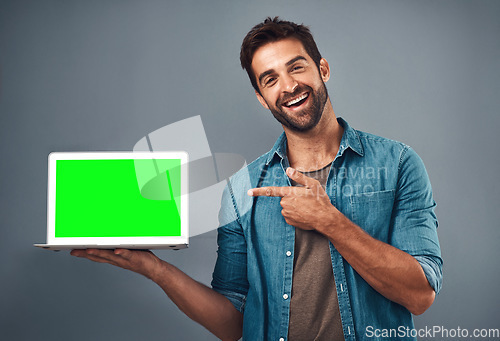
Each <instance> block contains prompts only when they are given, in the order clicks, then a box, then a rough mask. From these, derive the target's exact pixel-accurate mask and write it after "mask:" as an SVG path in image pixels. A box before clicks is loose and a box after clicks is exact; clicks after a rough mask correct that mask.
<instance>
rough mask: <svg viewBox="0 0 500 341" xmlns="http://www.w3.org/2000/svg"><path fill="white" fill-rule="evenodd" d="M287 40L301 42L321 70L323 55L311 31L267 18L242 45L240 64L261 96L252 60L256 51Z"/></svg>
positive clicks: (304, 27) (290, 23)
mask: <svg viewBox="0 0 500 341" xmlns="http://www.w3.org/2000/svg"><path fill="white" fill-rule="evenodd" d="M285 38H295V39H297V40H299V41H300V42H301V43H302V45H304V49H305V50H306V52H307V53H308V54H309V56H310V57H311V58H312V60H313V61H314V63H315V64H316V66H317V67H318V70H319V62H320V60H321V54H320V53H319V50H318V47H317V46H316V43H315V42H314V39H313V36H312V34H311V31H309V28H308V27H307V26H304V25H303V24H302V25H298V24H296V23H293V22H290V21H285V20H280V19H279V18H278V17H274V18H271V17H267V19H266V20H264V21H263V22H262V23H260V24H257V25H255V26H254V27H253V28H252V29H251V30H250V32H248V33H247V35H246V37H245V39H243V43H242V44H241V51H240V62H241V67H242V68H243V69H245V70H246V71H247V73H248V77H249V78H250V82H251V83H252V85H253V87H254V89H255V91H257V92H258V93H259V94H260V90H259V86H258V85H257V80H256V78H255V74H254V73H253V70H252V59H253V55H254V54H255V51H257V49H258V48H259V47H261V46H263V45H265V44H267V43H270V42H275V41H279V40H282V39H285Z"/></svg>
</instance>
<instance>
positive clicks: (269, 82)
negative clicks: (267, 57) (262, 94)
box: [264, 77, 276, 86]
mask: <svg viewBox="0 0 500 341" xmlns="http://www.w3.org/2000/svg"><path fill="white" fill-rule="evenodd" d="M275 82H276V78H275V77H269V78H267V79H266V80H265V81H264V85H265V86H272V85H273V84H274V83H275Z"/></svg>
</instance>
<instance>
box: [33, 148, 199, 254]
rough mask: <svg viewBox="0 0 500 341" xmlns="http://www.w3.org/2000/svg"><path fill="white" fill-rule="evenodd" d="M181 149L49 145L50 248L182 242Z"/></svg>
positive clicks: (184, 158) (184, 177) (184, 160)
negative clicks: (127, 149)
mask: <svg viewBox="0 0 500 341" xmlns="http://www.w3.org/2000/svg"><path fill="white" fill-rule="evenodd" d="M187 167H188V155H187V153H186V152H181V151H179V152H156V151H155V152H53V153H50V154H49V157H48V191H47V192H48V193H47V244H34V246H37V247H41V248H44V249H49V250H70V249H87V248H99V249H116V248H126V249H181V248H186V247H188V245H189V231H188V188H187V187H188V169H187Z"/></svg>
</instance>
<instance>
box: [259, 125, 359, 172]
mask: <svg viewBox="0 0 500 341" xmlns="http://www.w3.org/2000/svg"><path fill="white" fill-rule="evenodd" d="M337 121H338V122H339V124H340V125H341V126H342V127H343V128H344V134H343V135H342V140H341V141H340V148H339V153H338V154H339V156H341V155H342V154H343V153H344V151H346V150H347V149H351V150H352V151H354V152H355V153H357V154H358V155H359V156H363V155H364V151H363V145H362V144H361V141H360V138H359V134H358V132H357V131H356V130H354V129H353V128H352V127H351V126H350V125H349V124H348V123H347V122H346V121H345V120H344V119H343V118H341V117H339V118H337ZM275 156H278V157H279V158H280V159H281V160H283V159H285V158H286V134H285V132H283V133H282V134H281V135H280V137H279V138H278V140H276V143H275V144H274V146H273V148H271V150H270V152H269V155H268V157H267V160H266V165H269V164H270V163H271V161H272V160H273V158H274V157H275Z"/></svg>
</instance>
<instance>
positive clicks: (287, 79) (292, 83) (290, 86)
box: [283, 75, 299, 93]
mask: <svg viewBox="0 0 500 341" xmlns="http://www.w3.org/2000/svg"><path fill="white" fill-rule="evenodd" d="M298 85H299V83H297V81H296V80H295V78H293V77H292V76H290V75H286V76H284V77H283V91H284V92H289V93H293V92H294V91H295V89H296V88H297V86H298Z"/></svg>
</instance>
